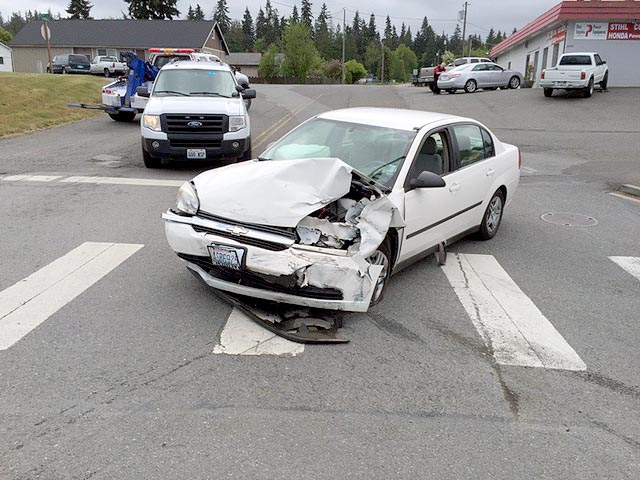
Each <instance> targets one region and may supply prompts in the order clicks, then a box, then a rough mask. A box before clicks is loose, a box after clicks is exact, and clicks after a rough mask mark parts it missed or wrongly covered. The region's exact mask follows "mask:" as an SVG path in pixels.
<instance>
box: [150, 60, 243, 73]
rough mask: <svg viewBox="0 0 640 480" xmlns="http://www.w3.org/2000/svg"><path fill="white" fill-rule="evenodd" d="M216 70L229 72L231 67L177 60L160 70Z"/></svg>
mask: <svg viewBox="0 0 640 480" xmlns="http://www.w3.org/2000/svg"><path fill="white" fill-rule="evenodd" d="M175 69H178V70H186V69H189V70H216V71H224V72H230V71H231V67H229V65H224V64H221V63H214V62H196V61H194V60H179V61H177V62H171V63H167V64H166V65H165V66H164V67H162V70H175Z"/></svg>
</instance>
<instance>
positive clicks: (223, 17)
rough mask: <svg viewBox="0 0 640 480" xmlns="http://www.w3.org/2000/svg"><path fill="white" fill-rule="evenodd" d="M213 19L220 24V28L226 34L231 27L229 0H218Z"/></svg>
mask: <svg viewBox="0 0 640 480" xmlns="http://www.w3.org/2000/svg"><path fill="white" fill-rule="evenodd" d="M212 20H213V21H214V22H216V23H217V24H218V26H220V30H222V33H223V34H224V35H226V34H227V32H228V31H229V29H230V28H231V18H230V17H229V7H228V6H227V0H218V3H217V4H216V11H215V12H214V13H213V17H212Z"/></svg>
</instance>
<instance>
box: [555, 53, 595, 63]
mask: <svg viewBox="0 0 640 480" xmlns="http://www.w3.org/2000/svg"><path fill="white" fill-rule="evenodd" d="M560 65H591V57H590V56H589V55H565V56H564V57H562V58H561V59H560Z"/></svg>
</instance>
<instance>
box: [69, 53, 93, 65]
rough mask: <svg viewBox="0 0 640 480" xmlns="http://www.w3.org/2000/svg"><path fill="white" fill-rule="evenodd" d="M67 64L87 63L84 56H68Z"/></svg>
mask: <svg viewBox="0 0 640 480" xmlns="http://www.w3.org/2000/svg"><path fill="white" fill-rule="evenodd" d="M69 63H89V60H88V59H87V57H85V56H84V55H69Z"/></svg>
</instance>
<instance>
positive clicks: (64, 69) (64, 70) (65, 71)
mask: <svg viewBox="0 0 640 480" xmlns="http://www.w3.org/2000/svg"><path fill="white" fill-rule="evenodd" d="M60 73H62V75H66V74H67V69H66V68H64V67H62V72H60Z"/></svg>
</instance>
